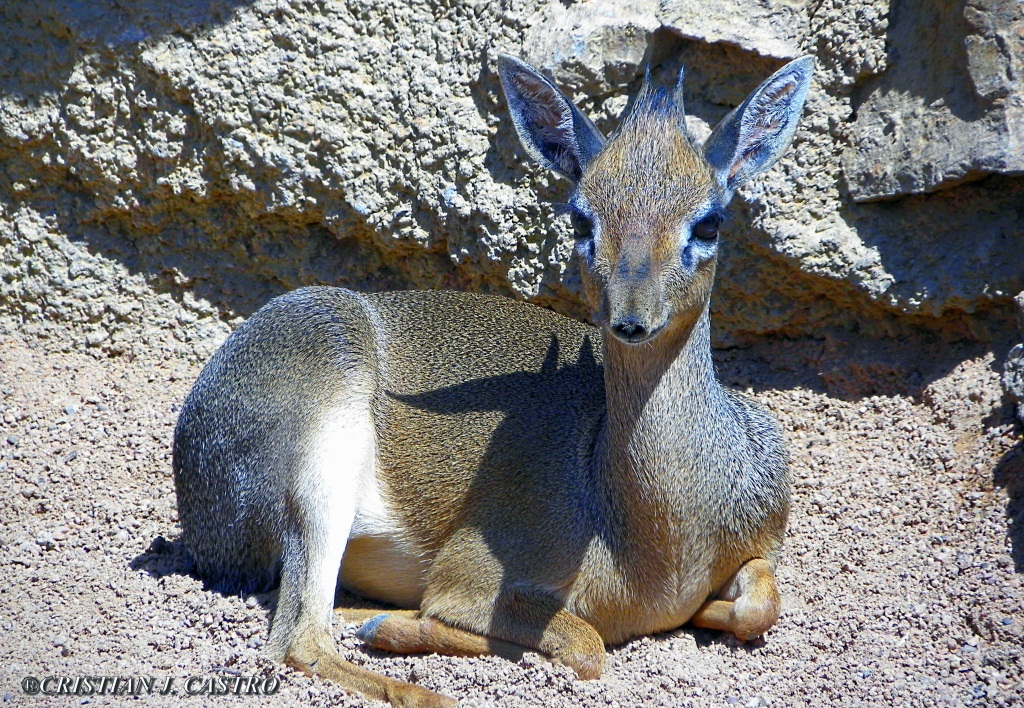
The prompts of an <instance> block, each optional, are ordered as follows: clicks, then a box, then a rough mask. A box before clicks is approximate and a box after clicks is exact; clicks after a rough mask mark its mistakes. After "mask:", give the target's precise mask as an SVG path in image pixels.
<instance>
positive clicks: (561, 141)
mask: <svg viewBox="0 0 1024 708" xmlns="http://www.w3.org/2000/svg"><path fill="white" fill-rule="evenodd" d="M498 76H499V78H500V79H501V85H502V88H503V89H504V91H505V98H506V100H507V101H508V108H509V114H510V116H511V118H512V122H513V123H514V124H515V127H516V132H517V133H518V134H519V140H520V142H522V145H523V148H524V149H525V150H526V152H527V153H528V154H529V155H530V157H532V158H533V159H534V160H536V161H537V162H539V163H540V164H542V165H544V166H545V167H547V168H548V169H550V170H554V171H556V172H559V173H561V174H563V175H565V176H566V177H568V178H569V179H571V180H573V181H574V182H576V181H578V180H579V178H580V176H581V175H582V174H583V170H584V169H585V168H586V166H587V164H588V163H589V162H590V161H591V160H592V159H593V158H594V156H595V155H596V154H597V153H598V152H600V150H601V148H602V146H603V145H604V136H602V135H601V133H600V132H599V131H598V130H597V128H596V127H594V124H593V123H592V122H591V121H590V119H589V118H587V117H586V116H585V115H583V113H581V112H580V111H579V109H577V108H576V106H574V105H573V104H572V101H570V100H569V99H568V98H567V97H566V96H565V95H564V94H563V93H562V92H561V91H559V90H558V89H557V88H556V87H555V85H554V84H553V83H551V81H550V80H549V79H548V78H547V77H545V76H543V75H542V74H541V73H539V72H538V71H537V70H535V69H533V68H532V67H530V66H529V65H528V64H526V63H525V62H523V61H521V60H520V59H516V58H515V57H513V56H510V55H508V54H502V55H500V56H499V57H498Z"/></svg>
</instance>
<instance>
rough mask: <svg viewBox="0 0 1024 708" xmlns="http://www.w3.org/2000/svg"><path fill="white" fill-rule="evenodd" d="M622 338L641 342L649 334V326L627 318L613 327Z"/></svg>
mask: <svg viewBox="0 0 1024 708" xmlns="http://www.w3.org/2000/svg"><path fill="white" fill-rule="evenodd" d="M612 329H613V330H615V334H617V335H618V336H619V338H620V339H625V340H626V341H627V342H639V341H641V340H643V339H644V338H645V337H646V336H647V328H646V327H644V326H643V325H642V324H640V323H639V322H637V321H636V320H626V321H625V322H620V323H619V324H617V325H615V326H614V327H612Z"/></svg>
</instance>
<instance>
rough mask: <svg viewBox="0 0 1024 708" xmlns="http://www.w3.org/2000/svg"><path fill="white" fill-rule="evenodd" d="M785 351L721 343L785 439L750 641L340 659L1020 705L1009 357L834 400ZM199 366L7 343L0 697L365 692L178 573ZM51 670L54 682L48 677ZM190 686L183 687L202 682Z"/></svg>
mask: <svg viewBox="0 0 1024 708" xmlns="http://www.w3.org/2000/svg"><path fill="white" fill-rule="evenodd" d="M801 352H803V350H801V349H800V348H799V347H797V346H796V345H793V346H792V347H790V348H789V349H786V347H783V348H782V349H781V350H780V351H778V352H775V353H774V354H773V355H772V356H774V357H776V359H777V360H778V361H785V362H787V366H788V368H785V367H781V368H780V366H779V365H778V364H772V365H769V364H767V363H765V361H766V360H767V358H766V355H765V354H764V353H763V352H762V353H761V354H758V353H756V352H737V353H733V354H727V355H723V356H722V357H720V362H719V365H720V368H721V370H722V375H723V378H724V380H725V381H726V382H728V383H731V384H733V385H739V386H740V387H742V388H747V387H749V386H753V387H754V388H753V390H754V393H755V395H757V397H758V398H759V399H760V400H761V401H763V402H764V403H765V404H766V405H768V406H769V407H770V408H771V409H773V410H774V411H775V412H776V414H777V415H778V416H779V418H780V419H781V421H782V422H783V425H784V427H785V429H786V431H787V433H788V436H789V439H790V441H791V445H792V456H793V470H794V476H795V480H796V486H795V490H794V492H795V496H794V506H793V511H792V517H791V530H790V533H789V537H788V541H787V545H786V549H785V553H784V556H783V559H782V563H781V567H780V569H779V578H780V583H781V588H782V592H783V593H784V597H785V605H784V614H783V616H782V618H781V620H780V621H779V624H778V626H777V627H776V628H775V629H773V630H772V631H771V632H770V634H769V636H768V637H767V639H766V640H765V641H762V642H760V643H757V644H752V645H742V644H740V643H738V642H737V641H735V640H734V639H732V638H730V637H725V636H722V635H719V634H716V633H713V632H704V631H699V630H693V629H689V628H683V629H680V630H678V631H676V632H672V633H669V634H666V635H661V636H656V637H648V638H644V639H640V640H637V641H633V642H630V643H629V644H627V645H625V646H622V647H617V648H613V649H611V650H610V656H609V660H608V662H607V670H606V673H605V675H604V677H603V678H602V679H601V680H599V681H592V682H580V681H576V680H574V678H573V675H572V674H571V672H570V671H569V670H568V669H566V668H564V667H561V666H555V665H552V664H550V663H548V662H547V661H545V660H543V659H542V658H540V657H538V656H536V655H533V654H528V655H527V656H526V657H525V658H524V659H523V660H522V661H521V662H519V663H518V664H517V663H512V662H507V661H503V660H499V659H496V658H480V659H460V658H446V657H439V656H419V657H395V656H389V655H385V654H381V653H378V652H373V651H365V650H363V649H362V648H361V646H360V644H359V642H358V640H356V639H355V638H354V636H353V632H354V626H352V625H348V626H345V625H341V624H338V625H337V626H336V627H335V634H336V637H337V640H338V643H339V651H340V652H341V653H342V654H343V655H344V656H345V657H346V658H348V659H350V660H352V661H354V662H356V663H359V664H363V665H365V666H368V667H372V668H374V669H375V670H378V671H382V672H384V673H386V674H389V675H392V676H396V677H401V678H403V679H408V680H412V681H415V682H418V683H421V684H423V685H425V686H428V687H430V688H432V689H435V690H438V691H441V692H444V693H447V694H448V695H451V696H455V697H458V698H460V699H462V702H463V705H467V706H482V705H508V706H526V705H536V706H605V705H607V706H640V705H644V706H678V705H737V706H763V705H774V706H789V705H829V706H834V705H879V704H899V705H970V704H979V705H1019V704H1021V702H1022V700H1024V699H1022V690H1024V689H1022V686H1024V648H1022V647H1024V589H1022V587H1021V586H1022V579H1024V575H1022V573H1024V547H1022V545H1024V508H1022V507H1024V453H1022V443H1021V432H1020V429H1019V428H1015V427H1014V424H1013V419H1012V417H1011V416H1010V411H1009V407H1008V406H1007V405H1006V404H1005V402H1004V401H1003V400H1002V398H1001V394H1000V391H999V386H998V377H997V374H996V370H997V369H998V368H999V366H1000V364H1001V356H1002V354H1001V353H998V354H991V353H990V354H978V353H977V352H975V353H974V354H973V355H972V356H971V357H969V358H965V359H964V360H963V361H961V362H960V363H959V364H955V365H949V366H946V367H945V368H944V369H942V371H941V372H940V374H941V375H936V374H933V375H932V376H931V377H930V378H929V376H927V375H926V376H925V377H924V379H923V380H924V384H925V385H924V387H923V388H922V389H921V390H918V392H917V393H918V395H916V396H914V397H911V396H908V395H888V396H876V397H856V396H855V397H852V398H849V399H848V400H843V399H840V398H838V397H835V396H832V395H830V394H829V393H828V390H827V387H826V386H825V385H824V384H823V383H822V379H821V378H820V377H818V376H817V374H816V373H815V370H814V369H813V368H812V367H811V365H809V364H805V363H803V362H804V361H805V359H801V356H802V354H801ZM197 373H198V366H195V365H192V364H188V363H184V362H182V361H180V360H176V359H173V358H170V357H164V356H162V355H160V354H159V353H156V354H153V355H152V357H151V358H149V359H145V360H143V359H136V360H134V361H129V360H127V359H126V358H121V359H110V360H97V359H94V358H90V357H88V356H85V355H60V356H55V355H48V354H47V353H46V352H44V351H42V350H41V349H40V348H39V345H38V344H35V343H31V342H27V341H21V340H19V339H17V338H11V337H7V338H0V394H2V397H0V421H2V422H0V479H2V480H4V481H5V482H6V483H5V484H3V485H2V489H0V567H2V570H0V629H2V634H0V637H2V638H0V667H2V668H0V702H3V703H12V704H16V705H89V704H99V705H120V704H128V703H131V704H132V705H177V704H179V703H185V704H191V705H228V704H245V705H254V704H257V705H258V704H267V703H272V704H275V705H303V706H327V705H366V702H365V701H361V700H360V699H358V698H356V697H353V696H350V695H346V694H345V693H344V692H343V691H341V690H340V689H338V688H337V687H335V686H332V685H331V684H329V683H325V682H323V681H320V680H318V679H312V678H308V677H305V676H302V675H301V674H298V673H296V672H294V671H291V670H288V669H286V668H284V667H279V666H276V665H274V664H273V663H272V662H270V661H268V660H266V659H264V658H263V657H262V656H261V654H260V647H261V645H262V644H263V643H264V642H265V640H266V636H267V626H268V608H269V607H272V606H273V600H274V598H273V595H262V596H255V597H250V598H244V597H223V596H220V595H217V594H214V593H211V592H207V591H205V590H204V589H203V587H202V584H201V583H200V582H199V581H198V580H197V579H195V578H194V577H192V576H190V575H189V574H188V565H187V561H186V557H185V556H184V555H183V554H182V553H181V548H180V545H179V544H177V543H176V542H175V539H176V538H177V536H178V535H179V527H178V524H177V516H176V512H175V506H174V490H173V485H172V480H171V465H170V443H171V436H172V431H173V426H174V422H175V418H176V410H177V405H178V404H179V403H180V402H181V400H182V399H183V397H184V395H185V393H186V392H187V390H188V388H189V386H190V384H191V382H192V381H193V379H194V378H195V376H196V374H197ZM97 675H108V676H154V677H156V690H160V689H162V688H163V687H164V686H165V685H166V684H165V680H166V679H167V678H172V679H174V682H173V683H172V688H173V690H175V691H177V694H176V695H173V696H171V695H167V696H161V695H145V696H141V697H138V698H132V697H118V698H112V697H110V696H105V697H98V696H92V697H89V696H66V697H61V698H54V697H45V696H34V697H33V696H29V695H26V694H25V693H24V692H23V689H22V683H23V679H24V678H25V677H35V678H37V679H39V680H42V679H44V678H46V677H48V676H58V677H59V676H70V677H75V676H97ZM192 676H198V677H201V678H211V677H216V676H243V677H248V676H257V677H259V678H260V679H261V680H262V679H264V678H271V679H273V678H274V677H279V678H280V689H279V690H278V692H277V694H276V696H275V698H274V699H260V698H254V697H251V696H249V697H245V696H241V697H237V696H218V697H211V696H193V697H188V696H186V695H185V693H184V691H185V685H186V680H187V679H188V678H189V677H192ZM51 687H52V684H51ZM193 687H195V685H193Z"/></svg>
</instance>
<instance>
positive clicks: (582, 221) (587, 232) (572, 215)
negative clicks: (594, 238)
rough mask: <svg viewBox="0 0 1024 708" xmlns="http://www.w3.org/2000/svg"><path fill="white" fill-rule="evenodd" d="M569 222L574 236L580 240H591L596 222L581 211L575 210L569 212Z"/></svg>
mask: <svg viewBox="0 0 1024 708" xmlns="http://www.w3.org/2000/svg"><path fill="white" fill-rule="evenodd" d="M569 221H570V222H571V223H572V232H573V235H574V236H575V237H576V238H578V239H585V238H590V236H591V235H592V234H593V233H594V222H593V221H591V219H590V217H589V216H587V215H586V214H584V213H583V212H581V211H577V210H576V209H573V210H572V211H571V212H569Z"/></svg>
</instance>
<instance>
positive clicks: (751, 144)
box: [704, 56, 814, 193]
mask: <svg viewBox="0 0 1024 708" xmlns="http://www.w3.org/2000/svg"><path fill="white" fill-rule="evenodd" d="M813 72H814V58H813V57H810V56H806V57H800V58H799V59H794V60H793V61H791V62H789V63H788V64H786V65H785V66H784V67H782V68H781V69H779V70H778V71H776V72H775V73H774V74H772V75H771V76H770V77H768V79H767V80H765V82H764V83H763V84H761V85H760V86H758V87H757V89H755V90H754V92H753V93H752V94H750V96H748V97H747V100H746V101H744V102H743V103H742V104H740V105H739V106H737V107H736V109H735V110H733V111H732V113H730V114H729V115H727V116H726V117H725V118H723V119H722V122H721V123H719V124H718V127H716V128H715V130H714V131H713V132H712V133H711V135H710V137H708V139H707V142H705V143H704V158H705V159H706V160H707V161H708V163H710V165H711V167H712V168H713V169H714V170H715V173H716V174H717V176H718V181H719V184H721V185H722V187H723V188H725V189H726V190H727V191H728V192H729V193H731V192H733V191H734V190H735V189H736V188H737V187H739V186H740V185H742V184H743V183H744V182H746V181H747V180H749V179H750V178H751V177H753V176H755V175H757V174H760V173H761V172H764V171H765V170H767V169H768V168H769V167H771V166H772V165H774V164H775V161H776V160H778V159H779V157H780V156H781V155H782V153H783V152H785V151H786V148H787V147H789V141H790V140H791V139H792V138H793V131H795V130H796V124H797V121H798V120H799V119H800V113H801V112H802V111H803V107H804V99H806V98H807V89H808V88H809V87H810V85H811V74H812V73H813Z"/></svg>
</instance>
